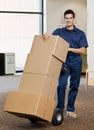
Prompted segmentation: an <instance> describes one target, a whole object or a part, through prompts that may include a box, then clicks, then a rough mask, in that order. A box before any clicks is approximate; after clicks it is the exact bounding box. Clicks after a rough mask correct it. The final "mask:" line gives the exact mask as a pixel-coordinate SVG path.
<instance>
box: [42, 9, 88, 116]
mask: <svg viewBox="0 0 94 130" xmlns="http://www.w3.org/2000/svg"><path fill="white" fill-rule="evenodd" d="M64 20H65V23H66V26H65V27H64V28H57V29H56V30H55V31H54V32H53V33H52V34H53V35H59V36H60V37H62V38H63V39H64V40H66V41H67V42H68V43H69V51H68V55H67V58H66V62H65V64H66V67H67V71H66V72H65V73H64V72H63V67H62V69H61V73H60V77H59V83H58V87H57V95H58V104H57V108H60V109H61V110H62V111H63V112H64V105H65V91H66V87H67V80H68V77H69V76H70V85H69V93H68V102H67V107H66V116H68V117H72V118H77V115H76V113H75V100H76V97H77V94H78V87H79V83H80V76H81V70H82V59H81V56H80V54H84V53H85V48H87V47H88V43H87V39H86V35H85V33H84V32H83V31H81V30H80V29H78V28H76V26H75V25H74V20H75V13H74V11H73V10H70V9H69V10H66V11H65V12H64ZM43 36H44V38H45V39H46V38H48V37H49V36H50V34H49V33H45V34H44V35H43Z"/></svg>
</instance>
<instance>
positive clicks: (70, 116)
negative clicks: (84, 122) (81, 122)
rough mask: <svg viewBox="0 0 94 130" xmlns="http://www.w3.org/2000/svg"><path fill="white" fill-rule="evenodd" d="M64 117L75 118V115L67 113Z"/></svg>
mask: <svg viewBox="0 0 94 130" xmlns="http://www.w3.org/2000/svg"><path fill="white" fill-rule="evenodd" d="M66 117H69V118H77V114H76V113H75V112H70V111H67V112H66Z"/></svg>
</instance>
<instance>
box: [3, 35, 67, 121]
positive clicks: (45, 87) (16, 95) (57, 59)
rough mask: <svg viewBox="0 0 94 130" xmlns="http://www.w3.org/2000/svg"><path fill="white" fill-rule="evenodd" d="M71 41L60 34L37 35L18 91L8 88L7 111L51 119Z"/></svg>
mask: <svg viewBox="0 0 94 130" xmlns="http://www.w3.org/2000/svg"><path fill="white" fill-rule="evenodd" d="M68 47H69V44H68V43H67V42H66V41H65V40H63V39H62V38H60V37H59V36H50V37H49V38H48V39H46V40H45V39H44V38H43V36H40V35H36V36H35V37H34V40H33V44H32V48H31V50H30V53H29V54H28V56H27V60H26V64H25V68H24V72H23V75H22V78H21V81H20V85H19V89H18V91H16V92H9V94H8V97H7V101H6V105H5V111H7V112H10V113H12V114H16V115H19V116H20V115H25V116H26V117H27V116H28V115H29V116H31V117H32V116H35V117H36V118H40V119H43V120H46V121H51V120H52V116H53V111H54V109H55V107H56V103H57V100H56V97H55V96H56V91H57V85H58V78H59V74H60V70H61V67H62V63H63V62H65V59H66V55H67V52H68Z"/></svg>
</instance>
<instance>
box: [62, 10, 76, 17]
mask: <svg viewBox="0 0 94 130" xmlns="http://www.w3.org/2000/svg"><path fill="white" fill-rule="evenodd" d="M66 14H72V15H73V18H75V13H74V11H73V10H71V9H68V10H66V11H65V12H64V18H65V15H66Z"/></svg>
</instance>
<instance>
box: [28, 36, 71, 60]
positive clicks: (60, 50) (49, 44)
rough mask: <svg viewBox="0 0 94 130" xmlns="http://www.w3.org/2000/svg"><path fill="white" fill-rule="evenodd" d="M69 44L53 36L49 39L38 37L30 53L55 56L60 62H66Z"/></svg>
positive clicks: (35, 38)
mask: <svg viewBox="0 0 94 130" xmlns="http://www.w3.org/2000/svg"><path fill="white" fill-rule="evenodd" d="M68 48H69V44H68V43H67V42H66V41H65V40H64V39H63V38H61V37H59V36H53V35H51V36H50V37H49V38H48V39H46V40H45V39H44V38H43V36H40V35H36V36H35V37H34V40H33V44H32V48H31V51H30V53H31V54H32V53H37V54H39V55H40V54H42V55H44V56H45V54H49V55H54V56H55V57H57V58H58V59H59V60H61V61H63V62H65V59H66V55H67V52H68Z"/></svg>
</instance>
